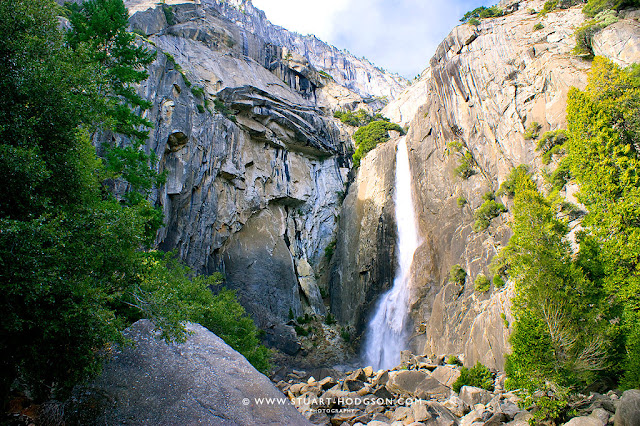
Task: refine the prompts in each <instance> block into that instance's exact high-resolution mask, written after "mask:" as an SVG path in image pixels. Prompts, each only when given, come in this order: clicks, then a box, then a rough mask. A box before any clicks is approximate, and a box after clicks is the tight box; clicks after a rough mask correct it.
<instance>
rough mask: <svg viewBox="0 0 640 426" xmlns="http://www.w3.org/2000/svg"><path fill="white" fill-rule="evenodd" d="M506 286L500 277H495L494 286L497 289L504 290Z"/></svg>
mask: <svg viewBox="0 0 640 426" xmlns="http://www.w3.org/2000/svg"><path fill="white" fill-rule="evenodd" d="M504 285H505V282H504V280H503V279H502V277H501V276H500V275H498V274H496V275H494V276H493V286H494V287H495V288H502V287H504Z"/></svg>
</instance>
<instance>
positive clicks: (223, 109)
mask: <svg viewBox="0 0 640 426" xmlns="http://www.w3.org/2000/svg"><path fill="white" fill-rule="evenodd" d="M213 106H214V108H215V109H216V111H218V112H219V113H220V114H222V115H224V116H225V117H227V118H228V119H229V120H231V121H233V122H234V123H235V122H236V116H235V115H234V114H233V111H232V110H231V108H229V107H228V106H227V105H226V104H225V103H224V102H222V101H221V100H220V99H214V100H213Z"/></svg>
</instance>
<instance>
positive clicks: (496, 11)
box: [460, 6, 504, 25]
mask: <svg viewBox="0 0 640 426" xmlns="http://www.w3.org/2000/svg"><path fill="white" fill-rule="evenodd" d="M502 15H504V12H503V10H502V9H500V8H499V7H497V6H492V7H486V6H480V7H477V8H475V9H473V10H472V11H470V12H467V13H465V14H464V16H463V17H462V18H460V22H467V21H469V23H470V24H471V20H472V19H476V20H477V18H479V19H486V18H495V17H498V16H502ZM478 23H479V22H478ZM473 25H477V24H473Z"/></svg>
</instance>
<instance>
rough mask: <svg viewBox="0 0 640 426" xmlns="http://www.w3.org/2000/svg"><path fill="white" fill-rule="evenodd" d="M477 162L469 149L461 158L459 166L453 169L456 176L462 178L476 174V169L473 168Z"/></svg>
mask: <svg viewBox="0 0 640 426" xmlns="http://www.w3.org/2000/svg"><path fill="white" fill-rule="evenodd" d="M474 163H475V161H474V159H473V156H472V155H471V153H470V152H469V151H466V152H465V153H464V155H463V156H462V157H461V158H460V163H459V164H458V166H457V167H456V168H455V169H453V172H454V173H455V174H456V176H458V177H460V178H462V179H465V180H466V179H469V178H470V177H471V176H473V175H475V174H476V171H475V169H474V168H473V164H474Z"/></svg>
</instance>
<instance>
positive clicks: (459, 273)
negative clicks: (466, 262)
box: [449, 264, 467, 285]
mask: <svg viewBox="0 0 640 426" xmlns="http://www.w3.org/2000/svg"><path fill="white" fill-rule="evenodd" d="M466 278H467V272H466V271H465V270H464V269H462V266H460V265H458V264H456V265H453V266H452V267H451V269H450V270H449V281H450V282H452V283H458V284H460V285H464V281H465V279H466Z"/></svg>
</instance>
